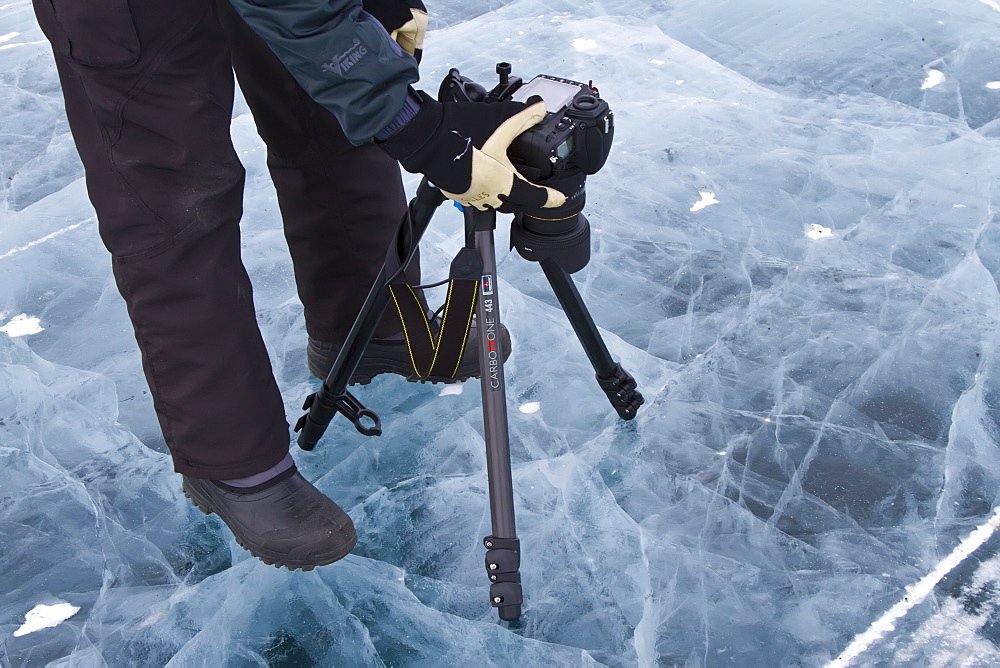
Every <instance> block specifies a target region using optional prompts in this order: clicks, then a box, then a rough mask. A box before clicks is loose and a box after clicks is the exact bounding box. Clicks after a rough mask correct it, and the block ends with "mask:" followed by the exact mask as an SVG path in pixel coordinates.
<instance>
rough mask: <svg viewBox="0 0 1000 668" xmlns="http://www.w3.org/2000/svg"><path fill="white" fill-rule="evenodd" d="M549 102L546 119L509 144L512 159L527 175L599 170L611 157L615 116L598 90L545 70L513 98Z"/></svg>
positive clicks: (536, 179) (545, 177)
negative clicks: (538, 99) (555, 75)
mask: <svg viewBox="0 0 1000 668" xmlns="http://www.w3.org/2000/svg"><path fill="white" fill-rule="evenodd" d="M533 95H538V96H540V97H541V98H542V99H543V100H545V106H546V110H547V112H548V113H547V114H546V115H545V119H544V120H543V121H542V122H541V123H539V124H538V125H536V126H535V127H533V128H531V129H530V130H528V131H526V132H524V133H523V134H522V135H520V136H519V137H518V138H517V139H515V140H514V142H513V143H512V144H511V146H510V150H509V151H508V155H509V156H510V159H511V162H513V163H514V164H515V165H516V166H517V167H518V171H520V172H521V173H522V174H524V176H525V178H527V179H528V180H529V181H534V182H535V183H538V182H541V181H547V180H549V179H551V178H553V177H556V176H558V175H559V174H560V173H562V172H564V171H565V170H567V169H571V168H573V167H578V168H579V169H580V170H581V171H582V172H583V173H584V174H587V175H591V174H596V173H597V172H598V171H599V170H600V169H601V167H603V166H604V163H605V162H606V161H607V159H608V154H609V153H610V152H611V142H612V140H613V139H614V136H615V116H614V112H612V111H611V107H609V106H608V103H607V102H606V101H604V100H602V99H601V98H600V96H599V95H598V91H597V90H596V89H595V88H592V87H591V86H589V85H587V84H582V83H579V82H576V81H570V80H569V79H560V78H557V77H553V76H548V75H546V74H540V75H538V76H536V77H535V78H534V79H532V80H531V81H529V82H528V83H526V84H523V85H522V86H520V87H519V88H518V89H517V90H516V91H514V94H513V95H512V96H511V99H513V100H517V101H518V102H526V101H527V100H528V99H530V98H531V96H533Z"/></svg>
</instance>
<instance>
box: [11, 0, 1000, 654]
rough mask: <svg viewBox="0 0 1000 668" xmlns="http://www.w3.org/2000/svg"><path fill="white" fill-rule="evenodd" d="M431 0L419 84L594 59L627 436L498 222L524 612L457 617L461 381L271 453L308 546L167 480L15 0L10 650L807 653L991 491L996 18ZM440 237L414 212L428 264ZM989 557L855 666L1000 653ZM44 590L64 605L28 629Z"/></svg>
mask: <svg viewBox="0 0 1000 668" xmlns="http://www.w3.org/2000/svg"><path fill="white" fill-rule="evenodd" d="M428 4H430V5H431V15H432V24H431V28H432V30H431V32H430V34H429V36H428V39H427V43H426V49H425V59H424V64H423V66H422V77H423V79H422V81H423V86H424V87H426V88H427V89H428V90H435V89H436V87H437V82H438V81H439V80H440V79H441V77H443V76H444V75H445V74H446V73H447V70H448V68H449V67H452V66H458V67H460V68H461V69H462V71H463V73H464V74H466V75H468V76H471V77H473V78H475V79H477V80H479V81H481V82H486V83H488V82H489V81H492V79H493V77H494V76H495V75H494V74H493V68H494V64H495V63H496V62H497V61H503V60H506V61H510V62H511V63H513V65H514V73H515V74H517V75H521V76H525V77H530V76H532V75H534V74H536V73H548V74H552V75H556V76H561V77H566V78H571V79H576V80H580V81H588V80H593V81H594V82H595V85H597V86H598V87H599V88H600V90H601V93H602V96H603V97H605V98H606V99H607V100H609V101H610V103H611V104H612V107H613V109H614V110H615V113H616V118H617V135H616V144H615V147H614V150H613V152H612V155H611V158H610V161H609V162H608V165H607V166H606V167H605V168H604V170H603V171H601V173H599V174H598V175H596V176H594V177H592V178H591V179H590V181H589V183H588V196H589V199H588V208H587V215H588V217H589V219H590V220H591V223H592V225H593V260H592V262H591V264H590V265H589V267H587V268H586V269H585V270H583V271H581V272H580V273H579V274H577V275H576V276H575V278H576V280H577V284H578V286H579V288H580V291H581V293H582V295H583V297H584V299H585V301H586V302H587V304H588V305H589V306H590V308H591V311H592V312H593V314H594V317H595V319H596V320H597V322H598V324H599V325H600V326H601V328H602V331H603V333H604V335H605V337H606V340H607V341H608V344H609V347H610V348H611V350H612V352H613V354H614V355H615V356H616V358H619V359H621V361H622V362H623V365H624V366H625V367H626V368H627V369H629V370H631V371H632V372H633V373H634V375H635V376H636V378H637V379H638V381H639V384H640V388H641V390H642V392H643V393H644V394H645V396H646V398H647V405H646V406H645V407H643V409H642V410H641V411H640V414H639V416H638V418H637V419H636V420H634V421H632V422H628V423H625V422H622V421H620V420H619V419H618V418H617V417H616V416H615V414H614V413H613V412H612V411H611V410H610V408H609V406H608V404H607V402H606V400H605V398H604V396H603V394H602V393H601V392H600V391H599V390H598V388H597V386H596V384H595V383H594V381H593V373H592V370H591V368H590V367H589V364H588V362H587V360H586V358H585V356H584V354H583V352H582V350H581V349H580V347H579V345H578V344H577V343H576V341H575V340H574V336H573V334H572V331H571V330H570V328H569V325H568V323H567V321H566V318H565V317H564V316H563V314H562V313H561V311H560V309H559V308H558V305H557V304H556V302H555V299H554V297H553V295H552V293H551V291H550V289H549V288H548V285H547V284H546V282H545V280H544V278H543V276H542V274H541V272H540V271H539V270H538V267H537V266H535V265H532V264H529V263H527V262H525V261H523V260H522V259H520V258H519V257H518V256H517V255H516V254H508V253H507V252H506V251H505V250H504V249H506V247H507V246H506V235H507V232H506V231H505V230H503V229H501V230H500V231H499V232H498V242H497V245H498V248H500V249H501V250H502V251H503V252H502V253H501V257H500V266H499V274H500V277H501V281H500V289H501V295H502V300H503V301H502V304H501V308H502V315H503V318H504V321H505V323H506V324H507V326H508V327H509V328H510V331H511V334H512V336H513V340H514V353H513V355H512V357H511V358H510V361H509V363H508V365H507V378H508V392H509V402H510V433H511V443H512V460H513V470H514V491H515V497H516V510H517V521H518V532H519V535H520V537H521V541H522V546H523V562H522V575H523V579H524V585H525V595H526V603H525V607H524V615H523V618H522V620H521V621H520V623H518V624H514V625H508V624H504V623H501V622H498V621H497V619H496V615H495V613H494V611H493V610H492V609H491V608H490V607H489V606H488V602H487V600H486V591H487V580H486V575H485V571H484V570H483V548H482V545H481V539H482V537H483V536H485V535H487V534H488V533H489V532H490V529H489V527H490V519H489V510H488V504H487V494H486V485H487V480H486V474H485V458H484V446H483V437H482V416H481V410H480V400H479V391H478V384H477V383H476V382H475V381H473V382H470V383H469V384H468V385H467V386H466V387H465V388H464V390H465V391H464V392H463V393H461V394H446V395H441V394H440V388H439V387H434V386H430V385H426V386H424V385H414V384H408V383H406V382H403V381H402V380H401V379H398V378H392V377H383V378H380V379H378V380H376V381H375V382H374V383H372V384H371V385H370V386H368V387H366V388H363V389H361V390H359V391H358V395H359V396H360V397H361V399H362V400H363V401H364V402H365V403H366V404H367V405H369V406H370V407H371V408H373V409H375V410H377V411H378V412H379V413H380V414H381V416H382V418H383V421H384V424H385V435H384V436H382V437H381V438H378V439H369V438H366V437H363V436H361V435H359V434H358V433H356V432H355V431H354V430H353V428H352V427H351V426H350V425H349V424H347V423H346V421H343V420H341V421H338V422H335V423H334V424H333V425H332V426H331V428H330V430H329V431H328V434H327V437H326V438H325V440H324V441H323V442H322V443H321V445H320V446H319V447H318V448H317V449H316V450H314V451H312V452H308V453H307V452H302V451H299V450H298V449H295V450H294V453H295V457H296V460H297V461H298V464H299V466H300V468H301V469H302V470H303V471H304V472H305V474H306V475H307V477H308V478H309V479H311V480H314V481H315V482H316V484H317V485H318V486H319V487H320V488H321V489H322V490H324V491H325V492H326V493H328V494H329V495H330V496H331V497H332V498H333V499H335V500H336V501H337V502H338V503H340V504H341V505H343V506H344V507H345V508H347V509H348V510H349V512H350V514H351V515H352V517H353V518H354V521H355V522H356V524H357V526H358V529H359V533H360V542H359V545H358V547H357V549H356V550H355V552H354V553H353V554H352V555H351V556H349V557H348V558H346V559H344V560H343V561H342V562H339V563H337V564H335V565H332V566H329V567H324V568H319V569H317V570H315V571H313V572H311V573H305V574H304V573H301V572H295V573H289V572H287V571H285V570H276V569H274V568H272V567H269V566H266V565H264V564H262V563H260V562H258V561H256V560H255V559H253V558H252V557H250V556H249V555H248V554H247V553H246V552H245V551H243V550H242V549H240V548H239V547H238V546H237V545H236V544H235V542H234V541H233V540H232V538H231V536H230V534H229V533H228V531H227V530H226V528H225V526H224V525H222V524H221V522H220V521H218V520H217V519H216V518H214V517H204V516H202V515H201V514H200V513H198V512H197V511H196V510H195V509H194V508H192V507H191V506H190V505H189V504H188V503H187V502H186V499H184V498H183V496H182V495H181V492H180V485H179V478H178V476H177V475H176V474H174V473H173V472H172V471H171V467H170V463H169V460H168V457H167V456H166V454H165V446H164V443H163V441H162V437H161V436H160V434H159V431H158V428H157V425H156V420H155V417H154V415H153V413H152V408H151V402H150V399H149V395H148V393H147V389H146V387H145V383H144V380H143V378H142V375H141V372H140V364H139V353H138V351H137V349H136V346H135V343H134V340H133V338H132V334H131V329H130V325H129V322H128V319H127V317H126V313H125V308H124V305H123V303H122V300H121V298H120V297H119V296H118V294H117V291H116V289H115V286H114V282H113V280H112V277H111V273H110V266H109V265H110V263H109V258H108V256H107V254H106V252H105V251H104V249H103V247H102V246H101V244H100V241H99V239H98V235H97V230H96V224H95V221H94V217H93V215H94V214H93V210H92V208H91V207H90V204H89V202H88V200H87V196H86V190H85V187H84V184H83V181H82V176H83V173H82V168H81V166H80V164H79V160H78V158H77V157H76V154H75V150H74V147H73V143H72V140H71V137H70V135H69V133H68V128H67V124H66V120H65V117H64V114H63V111H62V102H61V97H60V93H59V87H58V81H57V78H56V75H55V69H54V66H53V64H52V61H51V55H50V53H49V50H48V46H47V44H46V43H45V42H44V40H43V37H42V35H41V33H40V31H39V29H38V28H37V25H36V24H35V20H34V17H33V14H32V11H31V6H30V3H29V2H28V1H27V0H11V1H10V2H8V3H6V4H4V5H2V6H0V26H3V27H2V28H0V108H2V109H3V116H2V121H0V169H2V172H3V173H2V178H0V328H2V332H3V334H0V664H2V665H10V666H22V665H32V666H34V665H46V664H49V665H65V666H68V665H87V666H92V665H108V666H120V665H162V664H167V663H169V664H170V665H173V666H202V665H212V666H243V665H273V666H305V665H318V666H329V665H352V666H353V665H386V666H407V665H426V664H432V665H498V666H511V665H525V666H533V665H554V666H577V665H583V666H587V665H600V664H603V665H610V666H633V665H640V666H652V665H665V666H673V665H685V666H702V665H704V666H717V665H734V666H777V665H803V666H817V665H823V664H825V663H826V662H828V661H830V660H831V659H833V658H835V657H837V656H838V655H839V654H840V653H841V652H842V651H843V650H844V649H845V647H847V646H848V644H849V643H850V642H851V640H852V639H854V638H855V637H862V636H864V635H865V634H866V633H868V632H869V627H871V626H872V625H873V623H874V622H875V620H876V619H878V618H879V616H880V615H882V614H883V613H884V612H885V611H886V610H888V609H890V608H891V606H893V605H896V604H897V603H899V602H900V601H903V600H904V599H905V598H906V597H907V596H908V595H909V593H910V591H911V590H908V589H907V587H908V586H909V585H911V584H913V583H914V582H917V581H918V580H920V579H921V578H922V577H924V576H925V575H927V574H928V573H930V572H932V570H933V569H934V567H935V565H936V564H938V563H939V562H940V561H941V559H942V558H944V557H945V556H946V555H947V554H949V553H950V552H951V551H952V550H953V549H954V548H955V546H956V545H958V544H959V542H960V541H961V540H962V539H963V538H964V537H965V536H966V535H968V534H969V532H970V531H972V530H973V528H975V527H976V526H978V525H980V524H982V523H983V522H984V521H985V519H986V518H987V517H988V516H989V515H990V514H991V510H992V508H993V507H994V506H995V505H997V503H998V499H997V490H998V480H1000V457H998V450H997V447H998V438H1000V426H998V421H1000V368H998V365H1000V337H998V325H1000V322H998V320H1000V291H998V289H997V276H998V272H1000V226H998V224H997V223H998V213H997V212H998V210H1000V188H998V175H1000V158H998V147H1000V121H998V120H997V118H998V115H1000V113H998V110H1000V83H998V82H1000V30H998V28H1000V4H998V3H997V2H996V1H995V0H940V1H939V2H935V3H917V2H910V1H908V0H871V1H870V2H865V3H860V2H857V3H852V2H847V3H845V2H835V1H833V0H802V1H801V2H795V3H787V2H780V1H779V0H718V1H716V2H710V3H709V2H702V1H699V0H672V1H671V2H666V3H664V2H651V1H642V0H640V1H638V2H623V1H621V0H617V1H614V2H600V3H569V2H561V1H556V2H545V3H542V2H538V1H537V0H514V1H510V2H501V1H498V2H489V3H485V2H482V3H465V2H458V1H457V0H445V1H443V2H433V3H428ZM233 138H234V142H235V145H236V147H237V150H238V151H239V153H240V155H241V157H242V158H243V160H244V162H245V164H246V167H247V170H248V180H247V190H246V205H247V206H246V211H247V212H246V216H245V220H244V224H243V229H244V243H245V248H244V259H245V262H246V265H247V267H248V270H249V272H250V275H251V277H252V279H253V282H254V285H255V292H256V295H257V307H258V315H259V321H260V326H261V329H262V331H263V333H264V337H265V340H266V342H267V345H268V350H269V352H270V355H271V361H272V364H273V367H274V372H275V374H276V376H277V378H278V381H279V384H280V386H281V389H282V393H283V396H284V398H285V401H286V404H287V412H288V415H289V417H290V419H291V421H293V422H294V420H295V419H296V418H297V417H298V415H299V414H300V411H299V405H300V403H301V401H302V398H303V397H304V396H305V395H306V394H307V393H308V392H310V391H311V390H312V389H313V388H314V387H315V382H314V381H312V380H310V378H309V376H308V373H307V371H306V368H305V364H304V360H305V355H304V344H305V330H304V325H303V318H302V309H301V306H300V304H299V302H298V300H297V298H296V295H295V290H294V284H293V280H292V273H291V267H290V262H289V259H288V257H287V253H286V251H285V250H284V245H283V241H282V235H281V231H280V220H279V215H278V211H277V207H276V204H275V199H274V194H273V190H272V187H271V185H270V182H269V179H268V176H267V171H266V167H265V165H264V151H263V148H262V144H261V141H260V139H259V138H258V136H257V135H256V133H255V130H254V127H253V123H252V120H251V118H250V116H249V115H248V113H247V111H246V108H245V105H243V104H242V103H239V104H238V106H237V112H236V114H235V117H234V121H233ZM407 185H408V187H409V188H410V190H411V191H412V189H413V187H414V186H415V185H416V179H415V177H410V178H408V180H407ZM696 205H698V206H696ZM460 245H461V216H460V215H458V214H457V213H456V212H454V211H451V210H450V207H442V209H441V210H440V213H439V214H438V216H437V217H436V219H435V221H434V223H433V224H432V227H431V229H430V231H429V232H428V235H427V237H426V239H425V243H424V266H425V273H426V275H428V276H434V275H435V274H441V275H443V274H444V272H445V267H446V266H447V262H448V260H449V259H450V256H451V255H452V254H453V253H454V252H455V251H456V250H457V249H458V248H459V247H460ZM521 407H524V409H525V410H524V411H522V410H519V408H521ZM535 409H537V410H535ZM998 547H1000V540H998V539H997V538H996V537H993V538H990V539H989V540H987V542H986V544H985V545H984V546H983V547H982V548H980V549H978V550H976V551H975V552H974V553H973V554H972V555H971V556H970V557H969V558H968V559H966V560H964V561H963V562H962V564H961V565H960V566H959V567H958V568H956V569H955V570H954V571H952V572H951V573H950V574H949V575H948V577H946V578H944V579H942V580H941V581H940V582H938V583H937V586H936V587H934V588H933V591H932V593H931V595H930V596H929V597H927V598H926V599H924V600H921V601H919V602H914V603H913V605H912V606H911V607H910V609H908V611H907V613H906V614H905V615H904V616H903V617H901V618H900V619H898V620H897V621H896V623H895V624H894V625H893V626H892V628H890V629H888V630H886V631H885V633H883V634H881V635H876V636H870V638H871V641H870V643H869V645H868V646H867V647H866V649H865V650H864V652H863V653H862V654H860V656H859V657H858V658H857V663H858V664H859V665H871V664H882V665H900V664H904V665H957V664H959V663H961V665H997V664H998V663H1000V650H998V643H1000V610H998V607H1000V559H998V558H997V557H996V556H995V552H996V550H997V548H998ZM58 603H68V604H70V605H71V606H73V607H74V608H78V610H76V611H75V613H74V614H72V616H70V617H69V618H67V619H64V620H58V621H54V622H53V624H54V626H50V627H48V628H44V629H40V630H34V631H32V632H26V631H25V630H24V629H25V625H26V618H27V616H28V613H29V612H31V611H32V610H36V609H41V608H38V606H44V605H56V604H58ZM60 609H65V606H64V607H63V608H60ZM19 630H20V632H19ZM15 634H16V635H15Z"/></svg>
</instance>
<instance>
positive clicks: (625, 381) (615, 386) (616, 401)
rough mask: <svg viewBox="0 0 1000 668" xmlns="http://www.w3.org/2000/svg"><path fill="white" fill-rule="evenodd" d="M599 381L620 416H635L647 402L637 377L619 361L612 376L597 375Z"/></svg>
mask: <svg viewBox="0 0 1000 668" xmlns="http://www.w3.org/2000/svg"><path fill="white" fill-rule="evenodd" d="M597 382H598V384H600V386H601V389H602V390H604V393H605V394H607V395H608V401H610V402H611V406H612V407H613V408H614V409H615V411H617V413H618V417H620V418H621V419H623V420H631V419H632V418H634V417H635V416H636V412H637V411H638V410H639V406H642V405H643V404H644V403H645V402H646V400H645V399H644V398H643V397H642V394H640V393H639V390H637V389H636V383H635V378H633V377H632V374H630V373H629V372H628V371H626V370H625V369H623V368H622V365H621V364H619V363H618V362H615V368H614V370H613V371H612V372H611V375H610V376H607V377H601V376H597Z"/></svg>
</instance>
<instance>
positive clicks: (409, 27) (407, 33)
mask: <svg viewBox="0 0 1000 668" xmlns="http://www.w3.org/2000/svg"><path fill="white" fill-rule="evenodd" d="M410 13H411V14H412V16H413V18H412V19H410V20H409V21H407V22H406V23H404V24H403V25H402V26H400V27H399V28H397V29H396V30H393V31H392V32H391V33H389V36H390V37H392V38H393V39H394V40H396V43H397V44H399V46H400V47H402V49H403V51H406V52H407V53H408V54H410V55H411V56H413V57H414V58H416V59H417V62H418V63H419V62H420V57H421V56H422V55H423V52H424V35H426V34H427V23H428V18H427V12H425V11H423V10H422V9H416V8H411V9H410Z"/></svg>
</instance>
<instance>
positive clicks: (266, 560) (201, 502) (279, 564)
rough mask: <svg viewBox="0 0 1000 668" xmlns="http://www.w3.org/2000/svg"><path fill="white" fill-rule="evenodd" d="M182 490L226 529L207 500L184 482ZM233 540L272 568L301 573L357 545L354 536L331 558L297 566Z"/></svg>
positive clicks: (238, 538)
mask: <svg viewBox="0 0 1000 668" xmlns="http://www.w3.org/2000/svg"><path fill="white" fill-rule="evenodd" d="M182 490H183V491H184V496H186V497H187V498H189V499H190V500H191V505H193V506H194V507H195V508H197V509H198V510H200V511H201V512H202V513H204V514H205V515H215V516H216V517H219V518H220V519H221V520H222V521H223V522H224V523H225V524H226V526H227V527H228V526H229V523H228V522H226V519H225V517H223V516H222V514H220V513H217V512H216V511H215V509H214V508H212V506H211V505H210V504H209V503H208V501H207V500H205V499H202V498H201V497H200V496H199V495H198V494H197V492H195V491H194V490H191V489H188V486H187V483H186V481H185V484H184V485H183V487H182ZM196 497H198V498H196ZM229 530H230V532H232V527H230V528H229ZM233 538H234V539H235V540H236V544H237V545H239V546H240V547H242V548H243V549H244V550H246V551H247V552H249V553H250V554H252V555H253V556H254V557H256V558H257V559H260V560H261V561H263V562H264V563H265V564H267V565H268V566H274V567H275V568H287V569H288V570H290V571H295V570H299V569H301V570H302V571H303V572H306V571H311V570H312V569H314V568H316V567H317V566H328V565H330V564H332V563H334V562H335V561H340V560H341V559H343V558H344V557H346V556H347V555H348V554H350V553H351V550H353V549H354V546H355V545H357V544H358V537H357V536H355V537H354V540H352V541H351V542H350V543H349V544H347V545H346V549H344V550H342V551H340V552H337V553H336V554H334V555H333V556H330V557H327V558H324V559H323V560H321V561H317V562H315V563H309V564H297V563H289V562H282V561H279V560H277V559H271V558H270V557H269V556H265V555H262V554H259V553H258V552H255V551H254V550H253V549H252V548H250V547H248V546H247V545H245V544H244V543H243V541H242V540H241V539H240V537H239V536H237V535H236V533H235V532H233Z"/></svg>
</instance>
